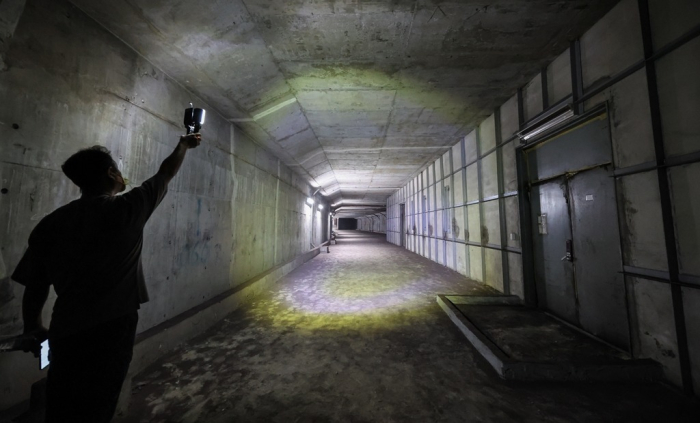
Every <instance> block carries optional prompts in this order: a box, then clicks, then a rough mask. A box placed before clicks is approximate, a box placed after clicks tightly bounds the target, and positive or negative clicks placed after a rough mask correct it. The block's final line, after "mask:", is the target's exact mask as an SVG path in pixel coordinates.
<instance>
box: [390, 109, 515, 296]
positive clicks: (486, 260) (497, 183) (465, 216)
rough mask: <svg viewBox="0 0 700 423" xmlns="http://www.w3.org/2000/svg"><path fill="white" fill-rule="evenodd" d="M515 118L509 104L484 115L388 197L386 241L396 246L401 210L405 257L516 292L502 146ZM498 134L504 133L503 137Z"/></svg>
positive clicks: (510, 151) (510, 154)
mask: <svg viewBox="0 0 700 423" xmlns="http://www.w3.org/2000/svg"><path fill="white" fill-rule="evenodd" d="M514 109H515V110H514ZM517 116H518V115H517V103H515V102H514V101H512V100H510V101H508V102H506V103H505V104H504V106H503V107H502V110H501V111H499V114H498V116H496V114H493V115H491V116H490V117H489V118H487V119H486V120H485V121H484V122H482V123H481V124H480V125H479V127H478V128H475V129H474V130H472V131H470V132H469V133H468V134H467V135H466V136H465V137H464V138H463V139H461V140H460V141H459V142H458V143H457V144H455V145H454V146H453V147H452V148H451V149H450V150H448V151H447V152H446V153H445V154H444V155H443V156H442V157H441V158H440V159H438V160H436V161H435V162H434V163H432V164H430V165H429V166H428V168H427V169H425V170H423V171H422V172H420V174H419V175H418V176H416V177H415V178H414V179H413V180H412V181H411V182H409V184H408V185H406V186H405V187H403V188H402V189H400V190H399V191H398V192H397V193H396V194H394V195H392V196H391V197H390V198H389V201H388V203H387V215H388V222H387V228H388V229H387V239H388V240H389V241H390V242H393V243H395V244H400V236H401V234H399V233H398V230H399V229H398V228H399V225H400V218H399V212H400V208H399V205H400V204H405V210H406V226H407V229H408V232H409V234H408V235H405V236H406V246H407V248H408V249H409V250H411V251H413V252H415V253H417V254H421V255H423V256H425V257H428V258H430V259H432V260H434V261H436V262H438V263H440V264H443V265H445V266H447V267H449V268H451V269H454V270H456V271H457V272H459V273H462V274H463V275H465V276H468V277H470V278H472V279H474V280H477V281H481V282H484V283H486V284H487V285H490V286H493V287H495V288H496V289H499V290H501V291H508V292H513V293H522V291H523V288H522V276H521V272H520V271H519V269H521V268H522V263H521V258H520V251H521V250H520V242H519V239H520V236H519V232H520V229H519V216H518V199H517V197H516V194H517V192H516V188H517V187H516V178H515V172H514V170H515V154H514V152H515V150H514V148H515V144H516V143H517V141H516V140H512V139H511V140H509V141H508V139H509V138H511V137H510V136H512V134H513V132H514V130H516V129H517ZM496 119H498V125H497V122H496ZM513 119H515V121H513ZM501 128H505V130H510V133H509V134H508V136H506V137H503V136H502V134H501V133H500V131H501ZM497 131H498V132H497ZM500 140H507V141H506V142H499V141H500ZM499 163H502V166H501V165H500V164H499ZM499 169H500V170H499ZM502 210H504V211H505V212H504V213H501V211H502ZM502 227H503V228H506V231H502V230H501V228H502ZM511 268H513V269H514V271H512V272H511V271H510V269H511ZM504 269H505V271H504Z"/></svg>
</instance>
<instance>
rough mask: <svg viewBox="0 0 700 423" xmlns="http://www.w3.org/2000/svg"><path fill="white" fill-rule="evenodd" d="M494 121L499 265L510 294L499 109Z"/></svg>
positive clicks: (505, 289)
mask: <svg viewBox="0 0 700 423" xmlns="http://www.w3.org/2000/svg"><path fill="white" fill-rule="evenodd" d="M494 121H495V128H496V146H497V147H496V172H497V173H498V175H497V176H498V200H497V201H498V214H499V223H500V225H501V267H502V272H503V293H504V294H510V266H509V265H508V250H506V248H507V247H508V234H507V232H508V225H507V222H506V199H505V198H504V197H503V194H504V193H505V182H504V180H503V146H501V142H502V139H503V137H502V134H501V109H500V108H496V110H495V111H494Z"/></svg>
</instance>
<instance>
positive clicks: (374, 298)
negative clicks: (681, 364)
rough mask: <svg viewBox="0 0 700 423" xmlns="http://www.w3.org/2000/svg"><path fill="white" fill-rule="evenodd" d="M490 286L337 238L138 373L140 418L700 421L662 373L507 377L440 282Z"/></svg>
mask: <svg viewBox="0 0 700 423" xmlns="http://www.w3.org/2000/svg"><path fill="white" fill-rule="evenodd" d="M489 293H493V292H492V291H490V289H489V288H487V287H484V286H483V285H480V284H479V283H477V282H474V281H471V280H469V279H466V278H464V277H463V276H461V275H459V274H457V273H456V272H453V271H451V270H449V269H447V268H445V267H443V266H440V265H439V264H436V263H434V262H431V261H429V260H427V259H425V258H423V257H420V256H418V255H416V254H413V253H411V252H408V251H406V250H404V249H402V248H400V247H397V246H395V245H392V244H389V243H387V242H386V241H385V237H384V235H378V234H369V233H362V232H356V231H344V232H340V233H339V238H338V244H337V245H335V246H331V252H330V253H325V252H324V253H322V254H320V255H319V256H317V257H316V258H314V259H313V260H311V261H309V262H308V263H306V264H305V265H303V266H301V267H299V268H298V269H296V270H295V271H294V272H291V273H290V274H289V275H287V276H286V277H285V278H283V279H282V280H280V281H279V283H278V284H277V286H276V288H275V289H273V290H271V291H270V292H268V293H266V294H265V295H263V296H261V297H259V298H258V299H257V300H256V301H255V302H253V303H251V304H249V305H247V306H245V307H244V308H242V309H240V310H238V311H236V312H234V313H232V314H231V315H229V316H228V317H227V318H226V319H224V320H223V321H221V322H220V323H219V324H217V325H215V326H214V327H212V328H211V329H210V330H209V331H207V332H205V333H203V334H201V335H200V336H198V337H196V338H194V339H192V340H191V341H189V342H187V343H185V344H184V345H182V346H181V347H180V348H178V349H177V350H175V351H173V352H171V353H170V354H168V355H166V356H164V357H162V358H161V359H160V360H159V361H157V362H155V363H154V364H153V365H151V366H150V367H149V368H147V369H146V370H145V371H144V372H142V373H141V374H140V375H139V376H137V378H136V379H135V380H134V382H133V392H132V398H131V407H130V408H129V412H128V414H127V415H124V416H119V417H118V418H117V419H115V421H118V422H119V423H136V422H149V423H158V422H207V423H228V422H284V423H295V422H538V423H539V422H647V421H648V422H698V421H700V407H699V406H698V404H697V402H695V401H693V400H689V399H687V398H686V397H683V396H682V395H680V394H678V393H677V392H676V391H674V390H672V389H670V388H667V387H665V386H662V385H632V384H594V383H551V382H547V383H542V382H538V383H529V382H507V381H503V380H501V379H499V378H498V377H497V376H496V374H495V373H494V372H493V370H492V369H491V367H490V366H489V365H488V363H486V362H485V361H484V359H483V358H481V356H480V355H479V354H478V353H477V352H476V351H475V350H474V349H473V348H472V346H471V345H470V344H469V342H468V341H467V340H466V338H465V337H464V335H462V334H461V332H459V330H458V329H457V327H456V326H455V325H454V324H453V323H452V322H451V321H450V319H449V318H448V317H447V315H446V314H445V313H444V312H443V311H442V309H441V308H440V307H439V305H438V304H437V302H436V301H435V296H436V295H437V294H455V295H457V294H482V295H483V294H489Z"/></svg>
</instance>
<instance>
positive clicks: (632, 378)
mask: <svg viewBox="0 0 700 423" xmlns="http://www.w3.org/2000/svg"><path fill="white" fill-rule="evenodd" d="M437 302H438V304H439V305H440V307H441V308H442V309H443V310H444V311H445V313H447V315H448V316H449V318H450V320H452V322H453V323H454V324H455V325H456V326H457V327H458V328H459V330H460V331H462V333H463V334H464V335H465V336H466V337H467V339H468V340H469V342H470V343H471V344H472V345H473V346H474V348H476V350H477V351H478V352H479V353H480V354H481V355H482V356H483V357H484V358H485V359H486V361H488V362H489V364H491V366H492V367H493V368H494V370H496V373H497V374H498V375H499V376H500V377H501V378H503V379H506V380H521V381H536V380H537V381H543V380H548V381H586V382H594V381H595V382H656V381H658V380H660V378H661V367H660V366H659V364H658V363H656V362H655V361H653V360H649V359H632V358H630V359H628V360H624V361H618V362H601V361H599V360H591V361H585V362H581V361H575V362H574V361H567V360H562V361H554V362H552V361H545V362H528V361H520V360H517V359H514V358H512V357H510V356H509V355H508V354H507V353H506V352H505V350H504V349H503V348H501V347H499V346H498V345H496V344H495V343H494V342H493V341H492V340H491V339H490V338H489V337H488V336H487V335H486V334H485V333H484V332H483V331H482V330H480V329H479V328H478V327H477V325H476V324H474V322H472V321H471V320H469V318H468V317H467V316H465V314H464V313H462V312H461V311H460V310H459V309H458V308H457V307H456V306H455V304H469V305H504V306H508V307H520V299H519V298H518V297H515V296H510V295H497V296H483V297H476V296H459V295H449V296H448V295H438V297H437ZM586 335H587V336H589V337H592V336H591V335H588V334H586Z"/></svg>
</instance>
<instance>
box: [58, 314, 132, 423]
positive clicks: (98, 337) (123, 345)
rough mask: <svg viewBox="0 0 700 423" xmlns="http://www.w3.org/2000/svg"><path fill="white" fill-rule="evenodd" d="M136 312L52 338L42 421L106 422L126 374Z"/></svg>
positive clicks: (109, 417)
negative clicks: (71, 333)
mask: <svg viewBox="0 0 700 423" xmlns="http://www.w3.org/2000/svg"><path fill="white" fill-rule="evenodd" d="M138 319H139V318H138V313H137V312H133V313H131V314H128V315H126V316H123V317H120V318H117V319H115V320H112V321H109V322H106V323H103V324H101V325H99V326H97V327H95V328H92V329H89V330H86V331H83V332H81V333H79V334H76V335H71V336H68V337H63V338H58V339H50V340H49V346H50V349H51V364H50V365H49V374H48V379H47V381H46V420H45V421H46V423H68V422H71V423H88V422H89V423H103V422H104V423H108V422H109V421H110V420H112V416H113V415H114V411H115V409H116V407H117V401H118V400H119V392H120V391H121V388H122V384H123V383H124V379H125V378H126V373H127V371H128V370H129V363H131V356H132V353H133V349H134V336H135V334H136V324H137V323H138Z"/></svg>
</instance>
